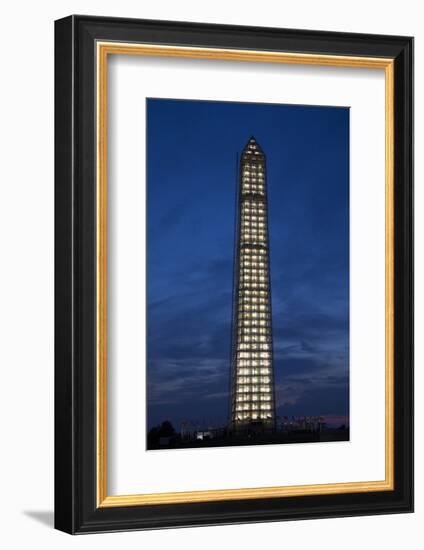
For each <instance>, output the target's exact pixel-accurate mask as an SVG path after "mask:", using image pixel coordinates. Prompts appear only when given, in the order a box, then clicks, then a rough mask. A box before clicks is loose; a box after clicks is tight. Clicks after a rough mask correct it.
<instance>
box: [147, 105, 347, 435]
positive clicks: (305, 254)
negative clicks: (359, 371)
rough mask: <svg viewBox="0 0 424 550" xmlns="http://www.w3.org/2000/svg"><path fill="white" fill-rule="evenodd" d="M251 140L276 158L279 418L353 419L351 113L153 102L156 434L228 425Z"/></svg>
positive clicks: (271, 187) (273, 236) (151, 357)
mask: <svg viewBox="0 0 424 550" xmlns="http://www.w3.org/2000/svg"><path fill="white" fill-rule="evenodd" d="M252 135H254V136H255V138H256V140H257V141H258V143H259V144H260V146H261V147H262V149H263V150H264V152H265V154H266V157H267V184H268V203H269V232H270V256H271V285H272V286H271V292H272V312H273V334H274V370H275V382H276V404H277V413H278V414H279V415H281V416H292V415H296V416H297V415H302V416H303V415H323V416H327V417H329V421H330V422H331V418H330V417H345V416H347V415H348V413H349V109H348V108H341V107H311V106H298V105H269V104H260V103H233V102H211V101H188V100H187V101H185V100H184V101H181V100H167V99H165V100H164V99H148V100H147V186H148V198H147V201H148V203H147V216H148V218H147V219H148V222H147V232H148V234H147V246H148V257H147V280H148V283H147V304H148V305H147V338H148V341H147V361H148V365H147V369H148V384H147V412H148V425H149V426H152V425H156V424H158V423H160V422H161V421H163V420H166V419H167V420H170V421H171V422H173V424H174V425H175V427H176V428H179V427H180V423H181V422H182V421H185V420H190V421H192V422H201V423H206V424H208V423H209V424H214V425H217V424H222V423H224V422H226V420H227V412H228V389H229V370H230V340H231V297H232V284H233V250H234V225H235V198H236V174H237V155H238V154H239V153H240V152H241V150H242V149H243V147H244V146H245V144H246V142H247V141H248V139H249V138H250V136H252ZM342 420H343V419H340V422H341V421H342ZM334 422H335V423H338V422H339V418H335V419H334Z"/></svg>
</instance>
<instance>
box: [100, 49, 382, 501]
mask: <svg viewBox="0 0 424 550" xmlns="http://www.w3.org/2000/svg"><path fill="white" fill-rule="evenodd" d="M108 74H109V85H108V98H109V104H108V119H109V125H108V143H109V151H108V163H109V164H108V175H109V177H108V193H109V205H108V239H109V244H108V258H109V260H108V303H109V310H108V494H109V495H118V494H137V493H155V492H174V491H193V490H208V489H212V490H216V489H233V488H237V489H238V488H250V487H267V486H277V485H281V486H284V485H302V484H320V483H338V482H340V483H342V482H350V481H375V480H383V479H384V478H385V470H384V468H385V401H384V400H385V392H384V388H385V383H384V382H385V376H384V375H385V310H384V308H385V261H384V260H385V258H384V253H385V246H384V243H385V224H384V220H385V206H384V205H385V200H384V194H385V86H384V70H383V69H372V70H371V69H357V68H339V67H337V68H336V67H326V68H323V67H309V66H304V65H299V66H296V65H283V64H268V63H258V62H256V63H245V62H243V63H242V62H230V61H212V60H208V61H204V60H190V59H170V58H147V57H143V56H139V57H138V56H137V57H130V56H115V55H113V56H109V62H108ZM146 97H172V98H181V99H209V100H225V101H250V102H252V101H253V102H266V103H289V104H290V103H292V104H309V105H343V106H350V107H351V116H350V426H351V441H350V442H337V443H314V444H294V445H264V446H262V445H261V446H252V447H229V448H228V447H227V448H210V449H207V448H203V449H184V450H172V451H170V450H168V451H156V452H155V451H148V452H147V451H146V450H145V436H146V428H145V426H146V413H145V411H146V394H145V387H146V380H145V375H146V369H145V367H146V365H145V355H146V353H145V352H146V340H145V331H146V326H145V314H146V312H145V308H146V297H145V283H146V277H145V253H146V245H145V239H146V234H145V222H146V219H145V216H146V181H145V162H146V159H145V148H146V143H145V105H146V101H145V98H146ZM252 463H254V464H260V463H263V464H264V465H265V464H266V468H265V467H264V468H263V469H259V468H255V469H252V468H251V467H250V464H252Z"/></svg>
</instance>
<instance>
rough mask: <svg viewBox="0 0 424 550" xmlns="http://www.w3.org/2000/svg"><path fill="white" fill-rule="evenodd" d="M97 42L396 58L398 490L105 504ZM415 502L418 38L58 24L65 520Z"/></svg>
mask: <svg viewBox="0 0 424 550" xmlns="http://www.w3.org/2000/svg"><path fill="white" fill-rule="evenodd" d="M99 40H106V41H122V42H127V43H128V42H144V43H151V44H168V45H180V46H181V45H183V46H184V45H187V46H193V45H194V46H202V47H218V48H229V49H232V48H236V49H241V50H245V49H254V50H264V51H284V52H297V53H298V52H302V53H310V54H323V55H324V54H328V55H334V56H361V57H380V58H381V57H383V58H390V59H393V60H394V75H395V76H394V144H395V150H394V250H395V252H394V256H395V260H394V280H395V291H394V310H395V325H394V480H395V484H394V490H391V491H376V492H361V493H345V494H327V495H310V496H293V497H282V498H260V499H248V500H229V501H215V502H192V503H180V504H160V505H145V506H130V505H128V506H118V507H104V508H103V507H98V506H97V499H96V491H97V481H96V261H95V257H96V186H95V182H96V177H95V174H96V145H95V132H96V123H95V121H96V102H95V93H94V90H95V86H96V70H95V63H96V49H95V44H96V42H97V41H99ZM411 511H413V39H412V38H410V37H401V36H378V35H365V34H348V33H335V32H321V31H320V32H318V31H310V30H292V29H277V28H258V27H241V26H226V25H209V24H199V23H180V22H179V23H176V22H168V21H148V20H133V19H120V18H108V17H90V16H79V15H73V16H70V17H66V18H64V19H61V20H58V21H56V23H55V527H56V528H57V529H60V530H62V531H65V532H68V533H72V534H77V533H94V532H104V531H122V530H130V529H154V528H165V527H181V526H198V525H215V524H230V523H249V522H264V521H278V520H290V519H307V518H326V517H336V516H359V515H369V514H387V513H397V512H411Z"/></svg>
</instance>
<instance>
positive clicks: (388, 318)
mask: <svg viewBox="0 0 424 550" xmlns="http://www.w3.org/2000/svg"><path fill="white" fill-rule="evenodd" d="M109 55H143V56H154V57H182V58H192V59H217V60H227V61H250V62H252V61H253V62H262V63H283V64H297V65H317V66H331V67H356V68H369V69H384V71H385V219H386V221H385V355H386V359H385V479H384V480H378V481H358V482H347V483H327V484H311V485H286V486H276V487H254V488H244V489H216V490H215V489H214V490H204V491H184V492H177V493H175V492H173V493H147V494H133V495H114V496H109V495H108V493H107V60H108V56H109ZM96 64H97V67H96V68H97V89H96V100H97V112H96V114H97V117H96V129H97V151H96V153H97V159H96V160H97V175H96V187H97V202H96V214H97V223H96V232H97V243H96V244H97V253H96V271H97V290H96V300H97V303H96V321H97V335H96V362H97V364H96V377H97V388H96V390H97V391H96V398H97V399H96V400H97V405H96V407H97V408H96V417H97V421H96V443H97V448H96V473H97V484H96V485H97V487H96V488H97V499H96V500H97V506H98V507H119V506H142V505H149V504H175V503H190V502H212V501H223V500H242V499H257V498H278V497H280V498H281V497H291V496H306V495H324V494H342V493H365V492H374V491H390V490H393V489H394V402H393V399H394V136H393V132H394V60H393V59H390V58H372V57H357V56H337V55H319V54H302V53H287V52H269V51H257V50H237V49H220V48H199V47H185V46H163V45H152V44H138V43H124V42H102V41H98V42H97V43H96Z"/></svg>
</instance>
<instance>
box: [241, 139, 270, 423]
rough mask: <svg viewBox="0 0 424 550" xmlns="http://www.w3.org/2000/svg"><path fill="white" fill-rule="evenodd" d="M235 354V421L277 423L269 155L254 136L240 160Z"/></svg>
mask: <svg viewBox="0 0 424 550" xmlns="http://www.w3.org/2000/svg"><path fill="white" fill-rule="evenodd" d="M237 194H238V199H237V226H236V227H237V234H236V251H235V269H234V304H233V335H232V357H231V426H232V427H233V428H235V429H238V428H241V429H243V428H247V429H248V428H250V427H260V428H268V429H273V428H274V427H275V395H274V393H275V392H274V372H273V345H272V314H271V287H270V263H269V238H268V204H267V189H266V159H265V155H264V153H263V151H262V149H261V148H260V146H259V145H258V143H256V140H255V138H254V137H251V138H250V140H249V142H248V143H247V145H246V146H245V148H244V149H243V152H242V155H241V159H240V174H239V183H238V193H237Z"/></svg>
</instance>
